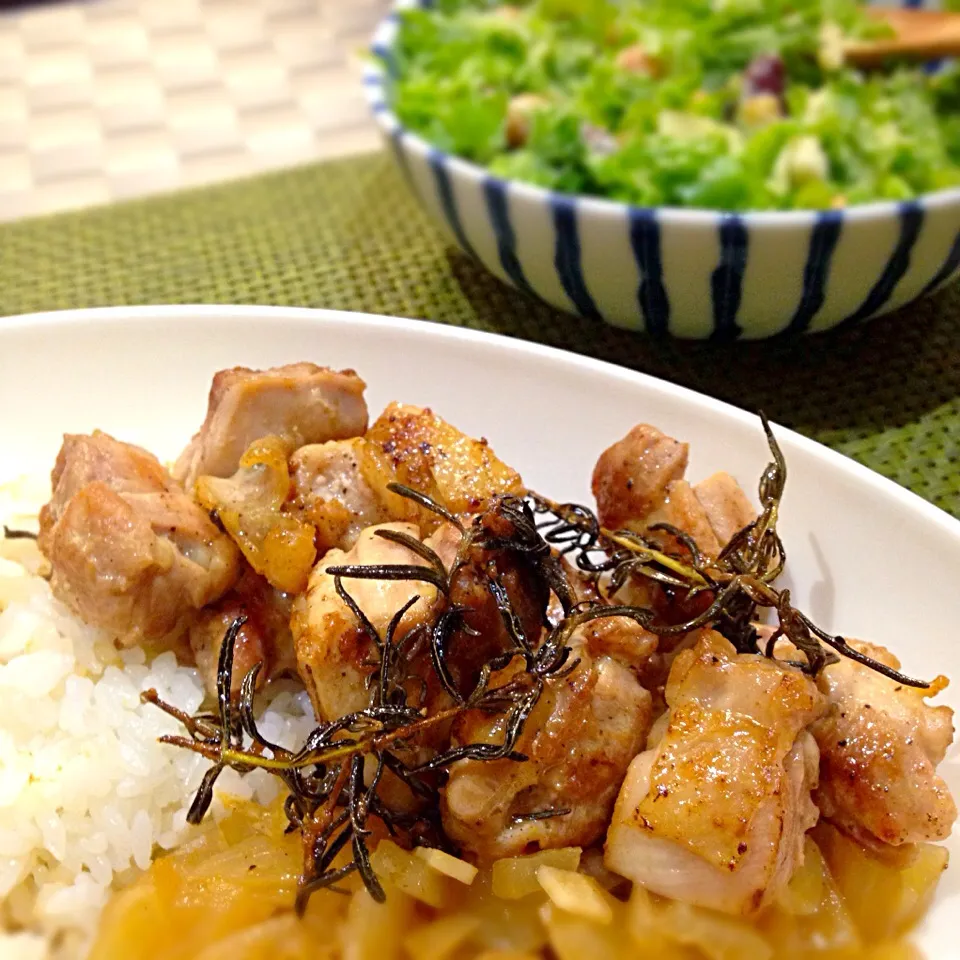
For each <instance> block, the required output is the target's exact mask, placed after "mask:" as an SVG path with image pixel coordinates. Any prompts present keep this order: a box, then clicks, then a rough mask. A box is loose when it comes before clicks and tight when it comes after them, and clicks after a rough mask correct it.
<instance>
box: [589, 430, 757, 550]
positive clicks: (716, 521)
mask: <svg viewBox="0 0 960 960" xmlns="http://www.w3.org/2000/svg"><path fill="white" fill-rule="evenodd" d="M687 452H688V448H687V445H686V444H685V443H680V442H678V441H677V440H674V439H673V438H672V437H668V436H667V435H666V434H664V433H661V432H660V431H659V430H657V428H656V427H651V426H649V425H648V424H639V425H638V426H636V427H634V428H633V429H632V430H631V431H630V432H629V433H628V434H627V435H626V436H625V437H624V438H623V439H622V440H619V441H618V442H617V443H615V444H613V446H611V447H609V448H608V449H607V450H605V451H604V452H603V453H602V454H601V455H600V458H599V459H598V460H597V464H596V467H595V468H594V471H593V494H594V496H595V498H596V501H597V516H598V517H599V519H600V522H601V523H602V524H603V525H604V526H605V527H607V528H608V529H617V528H623V527H627V528H631V529H634V530H638V531H642V530H644V529H645V528H646V527H649V526H653V525H654V524H657V523H669V524H671V525H673V526H675V527H677V528H678V529H680V530H683V531H684V532H686V533H688V534H690V535H691V536H692V537H693V539H694V540H695V541H696V543H697V545H698V546H699V548H700V550H701V551H702V552H703V553H704V554H705V555H707V556H708V557H716V556H717V554H718V553H720V551H721V550H722V549H723V547H724V546H726V544H727V542H728V541H729V540H730V538H731V537H732V536H733V535H734V534H735V533H737V532H738V531H739V530H741V529H742V528H743V527H745V526H746V525H747V524H748V523H749V522H750V521H751V520H753V519H754V518H755V516H756V511H755V510H754V509H753V507H752V506H751V504H750V501H749V499H748V498H747V496H746V494H745V493H744V492H743V490H742V489H741V488H740V485H739V484H738V483H737V481H736V480H734V479H733V477H731V476H730V474H728V473H722V472H721V473H715V474H713V475H712V476H710V477H708V478H707V479H706V480H703V481H701V482H700V483H698V484H697V485H696V486H693V485H691V484H690V483H689V482H688V481H687V480H685V479H684V473H685V472H686V469H687Z"/></svg>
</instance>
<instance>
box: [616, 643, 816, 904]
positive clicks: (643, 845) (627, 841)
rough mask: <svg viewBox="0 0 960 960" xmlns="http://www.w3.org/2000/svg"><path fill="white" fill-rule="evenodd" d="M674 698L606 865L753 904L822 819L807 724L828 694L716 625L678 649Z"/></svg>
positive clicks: (779, 882) (623, 807) (697, 897)
mask: <svg viewBox="0 0 960 960" xmlns="http://www.w3.org/2000/svg"><path fill="white" fill-rule="evenodd" d="M666 697H667V704H668V712H667V713H666V714H664V715H663V717H662V718H661V719H660V720H659V721H658V722H657V723H656V724H655V726H654V734H652V735H651V741H652V743H651V745H650V748H649V749H648V750H647V751H646V752H644V753H642V754H640V755H639V756H637V757H636V759H635V760H634V761H633V762H632V763H631V764H630V770H629V772H628V773H627V777H626V780H625V781H624V785H623V788H622V790H621V792H620V796H619V798H618V800H617V807H616V810H615V811H614V815H613V822H612V823H611V826H610V831H609V833H608V834H607V842H606V864H607V866H608V867H609V868H610V869H612V870H614V871H615V872H617V873H620V874H622V875H623V876H626V877H628V878H630V879H631V880H633V881H634V882H635V883H640V884H642V885H643V886H645V887H647V888H648V889H650V890H651V891H653V892H655V893H658V894H661V895H663V896H667V897H674V898H676V899H679V900H683V901H685V902H688V903H693V904H697V905H699V906H705V907H711V908H713V909H716V910H722V911H725V912H728V913H742V914H748V913H752V912H754V911H756V910H758V909H759V908H760V907H761V906H763V905H764V904H765V903H768V902H770V901H771V900H772V899H773V898H775V897H776V895H777V893H778V891H779V890H781V889H782V887H783V886H784V885H785V884H786V883H787V881H788V880H789V879H790V877H791V875H792V874H793V871H794V868H795V867H796V866H797V865H798V864H799V863H800V862H801V861H802V849H803V837H804V834H805V833H806V831H807V830H808V829H810V827H812V826H813V825H814V824H815V823H816V821H817V809H816V807H815V806H814V805H813V803H812V802H811V800H810V791H811V789H812V788H813V787H814V786H815V784H816V778H817V747H816V743H815V742H814V740H813V738H812V737H811V736H810V735H809V733H808V732H807V731H806V727H807V726H808V725H809V724H810V723H811V722H812V721H813V720H815V719H816V718H817V717H818V716H819V715H820V714H821V713H822V711H823V707H824V702H823V697H822V696H821V694H820V693H819V692H818V691H817V689H816V687H815V685H814V684H813V682H812V681H811V680H810V679H809V678H807V677H806V676H805V675H804V674H802V673H801V672H800V671H799V670H797V669H795V668H792V667H785V666H782V665H780V664H779V663H777V662H775V661H773V660H770V659H768V658H766V657H762V656H759V655H755V654H738V653H737V652H736V651H735V650H734V648H733V645H732V644H730V643H729V642H728V641H727V640H725V639H724V638H723V637H721V636H720V635H719V634H718V633H715V632H714V631H710V630H705V631H701V633H700V634H699V639H698V642H697V644H696V646H695V647H692V648H689V649H686V650H684V651H682V652H681V653H680V654H679V655H678V656H677V658H676V660H675V661H674V664H673V668H672V669H671V671H670V678H669V681H668V684H667V691H666Z"/></svg>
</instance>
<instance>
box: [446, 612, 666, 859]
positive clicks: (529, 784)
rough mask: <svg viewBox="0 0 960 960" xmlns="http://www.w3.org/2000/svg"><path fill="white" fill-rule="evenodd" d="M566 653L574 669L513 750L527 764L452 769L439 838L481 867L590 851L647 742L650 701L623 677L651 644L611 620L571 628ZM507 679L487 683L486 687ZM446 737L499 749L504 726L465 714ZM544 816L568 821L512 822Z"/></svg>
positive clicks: (551, 689)
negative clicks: (547, 853)
mask: <svg viewBox="0 0 960 960" xmlns="http://www.w3.org/2000/svg"><path fill="white" fill-rule="evenodd" d="M571 645H572V647H573V653H572V658H579V660H580V664H579V666H578V667H577V668H576V669H575V670H574V671H573V672H572V673H571V674H570V675H569V676H567V677H565V678H562V679H558V680H555V681H553V682H551V683H549V684H548V685H547V688H546V690H545V691H544V693H543V695H542V697H541V699H540V702H539V703H538V704H537V707H536V708H535V710H534V711H533V713H532V714H531V716H530V718H529V719H528V721H527V725H526V727H525V730H524V733H523V734H522V735H521V738H520V740H519V742H518V744H517V747H516V749H517V751H518V752H520V753H523V754H525V755H526V756H527V757H528V760H527V761H526V762H524V763H517V762H515V761H512V760H493V761H477V760H461V761H459V762H458V763H455V764H454V765H453V766H452V767H451V769H450V776H449V780H448V782H447V787H446V790H445V793H444V796H443V803H442V807H441V812H442V816H443V827H444V831H445V832H446V834H447V836H449V837H450V838H451V839H452V840H453V841H454V842H455V843H457V844H459V846H460V847H461V848H462V849H463V850H465V851H467V852H468V853H469V854H470V855H471V856H472V857H473V858H475V859H477V860H479V861H482V862H490V861H493V860H496V859H497V858H499V857H509V856H515V855H517V854H522V853H527V852H530V851H531V850H536V849H549V848H554V847H565V846H570V845H579V846H588V845H589V844H591V843H594V842H595V841H597V840H598V839H599V838H600V837H602V836H603V833H604V830H605V829H606V827H607V824H608V822H609V820H610V813H611V811H612V810H613V805H614V801H615V800H616V796H617V791H618V790H619V789H620V784H621V782H622V781H623V777H624V774H625V773H626V770H627V767H628V765H629V763H630V761H631V760H632V759H633V758H634V756H636V754H637V751H638V750H640V749H641V748H642V746H643V744H644V742H645V740H646V736H647V732H648V730H649V729H650V694H649V693H648V692H647V691H646V690H645V689H644V688H643V687H642V686H641V685H640V683H639V681H638V680H637V678H636V675H635V673H634V670H633V669H631V668H639V667H640V666H642V664H643V662H644V661H645V660H646V658H647V657H649V655H650V653H652V651H653V650H654V649H655V647H656V638H655V637H654V636H653V635H652V634H649V633H647V632H646V631H645V630H643V628H642V627H640V626H638V625H637V624H636V623H634V622H633V621H632V620H628V619H626V618H623V617H617V618H611V619H609V620H596V621H592V622H590V623H588V624H586V625H585V626H583V627H581V628H579V629H578V630H577V631H576V633H575V635H574V637H573V639H572V643H571ZM504 673H505V674H506V673H507V671H504ZM506 679H507V678H506V676H504V677H501V678H495V679H494V680H493V681H492V682H491V686H493V685H499V684H500V683H503V682H506ZM453 735H454V739H455V741H456V742H459V743H478V742H485V741H486V742H492V743H500V742H502V741H503V720H502V718H497V719H495V720H491V719H490V718H489V717H487V716H485V715H483V714H482V713H480V712H479V711H474V712H470V713H468V714H465V715H464V716H463V717H461V718H460V719H459V720H458V721H457V723H456V724H455V725H454V729H453ZM551 809H553V810H561V809H566V810H568V811H569V812H567V813H565V814H564V815H562V816H556V817H551V818H549V819H541V820H536V819H534V820H524V819H520V821H519V822H517V821H516V819H515V818H517V817H520V818H523V816H524V815H526V814H531V813H537V812H539V811H545V810H551Z"/></svg>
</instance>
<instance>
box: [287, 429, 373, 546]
mask: <svg viewBox="0 0 960 960" xmlns="http://www.w3.org/2000/svg"><path fill="white" fill-rule="evenodd" d="M365 445H366V441H365V440H364V439H363V438H362V437H355V438H353V439H351V440H330V441H328V442H327V443H312V444H309V445H308V446H305V447H301V448H300V449H299V450H297V451H296V452H295V453H294V454H293V456H292V457H291V458H290V473H291V477H292V479H293V494H292V496H291V498H290V503H289V509H291V510H296V511H298V512H299V513H300V514H301V516H303V518H304V519H305V520H307V521H308V522H309V523H312V524H313V525H314V526H315V527H316V529H317V547H318V550H319V551H320V553H321V555H322V553H323V552H324V551H326V550H328V549H330V548H331V547H339V548H340V549H342V550H349V549H350V548H351V547H352V546H353V545H354V544H355V543H356V542H357V537H359V536H360V531H361V530H363V529H364V527H369V526H372V525H373V524H375V523H383V522H384V521H386V520H390V519H392V518H391V517H390V516H389V515H388V514H387V512H386V510H385V509H384V507H383V505H382V504H381V503H380V501H379V500H378V499H377V497H376V496H375V495H374V492H373V490H372V489H371V488H370V486H369V484H368V483H367V482H366V480H365V479H364V477H363V473H362V470H361V464H360V460H361V457H362V456H363V452H364V447H365Z"/></svg>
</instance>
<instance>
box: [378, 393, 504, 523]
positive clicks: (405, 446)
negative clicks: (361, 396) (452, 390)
mask: <svg viewBox="0 0 960 960" xmlns="http://www.w3.org/2000/svg"><path fill="white" fill-rule="evenodd" d="M364 439H365V443H364V447H363V456H362V457H361V471H362V473H363V478H364V480H365V481H366V482H367V484H368V485H369V487H370V489H371V490H372V491H373V493H374V496H375V497H376V498H377V499H378V500H379V501H380V503H381V504H382V505H383V508H384V509H385V510H386V512H387V515H388V516H389V517H390V519H392V520H404V521H408V522H411V523H417V524H418V525H419V526H420V528H421V529H422V530H424V531H425V532H427V533H429V532H432V531H433V530H434V529H436V527H437V526H438V525H439V524H440V522H441V521H440V519H439V518H438V517H437V515H436V514H434V513H431V512H429V511H427V510H424V509H422V508H421V507H419V506H417V505H416V504H415V503H413V502H412V501H410V500H408V499H405V498H403V497H400V496H397V495H396V494H394V493H391V492H390V491H389V490H388V489H387V487H388V485H389V484H391V483H402V484H405V485H406V486H408V487H412V488H413V489H414V490H417V491H418V492H420V493H423V494H426V495H427V496H429V497H431V498H433V499H434V500H435V501H436V502H437V503H439V504H440V505H441V506H443V507H445V508H446V509H447V510H449V511H450V512H451V513H454V514H464V515H469V514H477V513H480V512H481V511H482V510H483V509H485V507H486V506H488V505H489V504H490V502H491V500H492V499H493V498H494V497H496V496H497V495H500V494H507V493H511V494H521V493H523V483H522V481H521V479H520V476H519V474H518V473H517V472H516V471H515V470H513V469H511V468H510V467H509V466H507V465H506V464H505V463H504V462H503V461H502V460H500V459H499V458H498V457H497V456H496V454H495V453H494V452H493V450H492V449H491V448H490V445H489V443H487V441H486V440H484V439H480V440H475V439H473V438H472V437H468V436H467V435H466V434H464V433H462V432H461V431H460V430H458V429H457V428H456V427H454V426H451V425H450V424H449V423H447V422H446V421H445V420H442V419H441V418H440V417H438V416H437V415H436V414H435V413H433V411H432V410H429V409H423V408H420V407H414V406H408V405H403V404H399V403H393V404H391V405H390V406H389V407H387V409H386V410H384V412H383V413H382V414H381V415H380V417H379V418H378V419H377V421H376V423H374V424H373V425H372V426H371V427H370V429H369V430H368V431H367V433H366V436H365V438H364Z"/></svg>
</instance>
